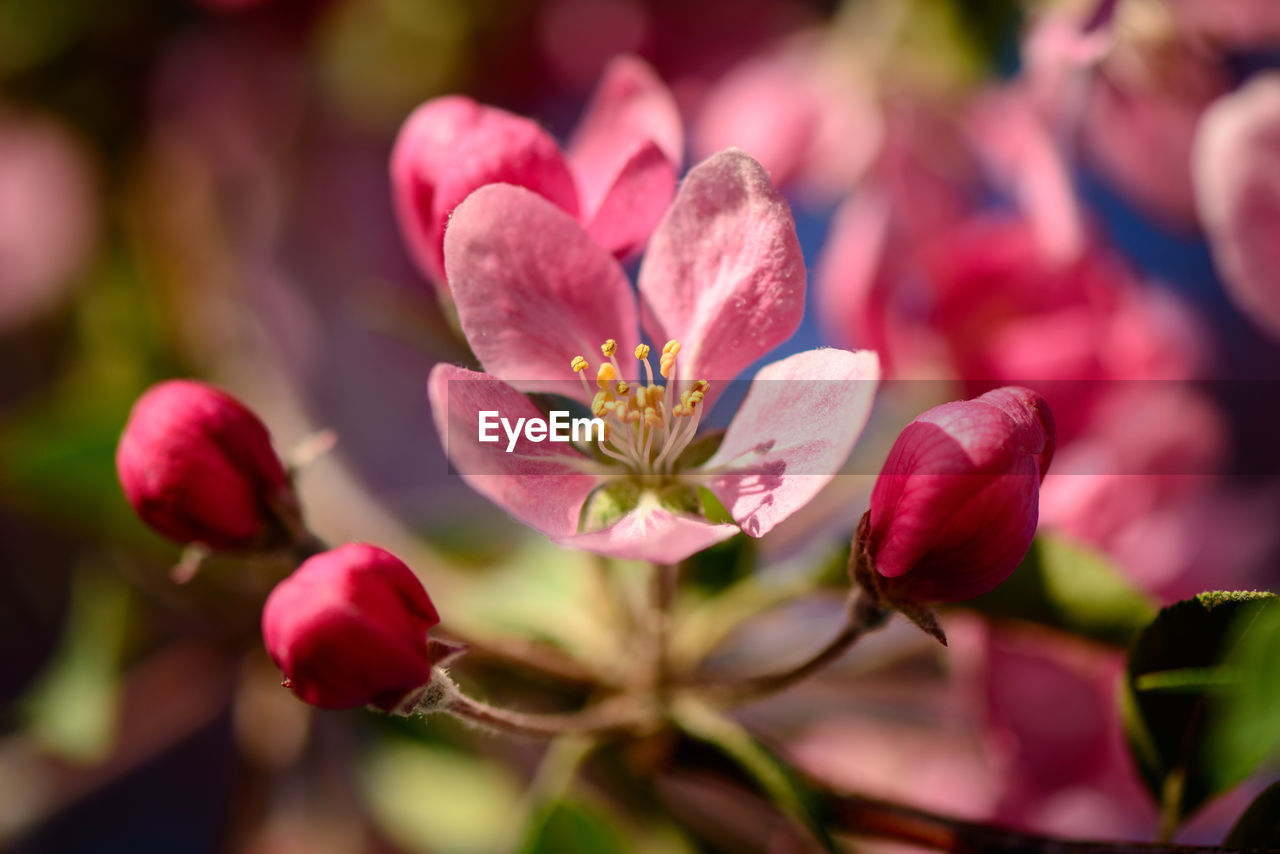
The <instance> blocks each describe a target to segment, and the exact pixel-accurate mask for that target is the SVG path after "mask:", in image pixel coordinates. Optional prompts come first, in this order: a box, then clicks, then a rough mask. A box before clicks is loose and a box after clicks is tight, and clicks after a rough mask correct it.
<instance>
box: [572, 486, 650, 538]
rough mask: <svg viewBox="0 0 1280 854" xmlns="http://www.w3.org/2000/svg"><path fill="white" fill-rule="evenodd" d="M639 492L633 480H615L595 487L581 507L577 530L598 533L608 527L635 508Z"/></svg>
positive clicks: (638, 500) (638, 501) (638, 499)
mask: <svg viewBox="0 0 1280 854" xmlns="http://www.w3.org/2000/svg"><path fill="white" fill-rule="evenodd" d="M640 492H641V490H640V485H639V484H638V483H636V482H635V481H633V480H615V481H612V482H610V483H606V484H604V485H603V486H600V487H597V488H596V489H595V491H594V492H592V493H591V494H590V495H588V496H587V500H586V501H585V502H584V503H583V505H582V512H581V513H580V514H579V515H578V530H579V531H598V530H600V529H601V528H607V527H609V526H610V525H612V524H613V523H614V522H616V521H618V520H619V519H621V518H622V517H623V516H625V515H626V514H627V513H630V512H631V511H632V510H634V509H635V508H636V506H637V505H638V504H639V503H640Z"/></svg>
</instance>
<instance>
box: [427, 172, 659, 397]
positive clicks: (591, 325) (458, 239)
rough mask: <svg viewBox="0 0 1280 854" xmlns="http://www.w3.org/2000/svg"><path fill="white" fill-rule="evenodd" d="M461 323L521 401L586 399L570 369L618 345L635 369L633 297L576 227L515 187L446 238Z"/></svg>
mask: <svg viewBox="0 0 1280 854" xmlns="http://www.w3.org/2000/svg"><path fill="white" fill-rule="evenodd" d="M444 243H445V267H446V269H447V270H448V274H449V281H450V283H451V285H452V287H453V298H454V301H455V302H456V303H457V307H458V320H459V322H460V323H461V324H462V331H463V332H464V333H465V334H466V336H467V341H468V342H469V343H470V344H471V349H472V351H473V352H474V353H475V354H476V357H477V358H478V359H479V360H480V363H481V364H482V365H484V368H485V371H487V372H488V373H490V374H493V375H494V376H496V377H500V378H501V379H503V380H505V381H507V382H508V383H510V384H511V385H513V386H515V387H516V388H518V389H520V390H521V391H526V392H528V391H547V392H554V393H557V394H563V395H566V396H577V397H582V396H583V394H584V392H583V389H582V387H581V385H580V384H579V382H578V378H577V377H576V376H574V373H573V370H572V369H571V368H570V367H569V363H570V362H571V361H572V360H573V358H574V357H575V356H585V357H586V358H587V360H588V361H589V362H591V363H592V364H593V365H594V364H596V363H598V362H599V360H600V358H601V356H600V345H601V344H602V343H604V341H605V340H606V339H609V338H613V339H615V340H616V341H617V342H618V354H619V358H620V359H622V360H623V364H626V363H628V362H631V363H634V358H633V357H632V355H631V354H632V352H633V351H634V350H635V346H636V343H637V340H638V339H637V333H636V308H635V297H634V296H632V291H631V285H630V284H629V283H628V282H627V279H626V276H625V275H623V272H622V268H620V267H619V266H618V263H617V262H616V261H615V260H614V259H613V256H611V255H610V254H609V253H608V252H606V251H605V250H604V249H603V248H602V247H601V246H600V244H598V243H596V241H594V240H592V239H591V236H590V235H588V234H587V232H586V231H584V230H583V228H582V226H580V225H579V224H578V223H577V221H576V220H574V219H573V217H571V216H569V215H568V214H566V213H565V212H564V211H562V210H560V209H559V208H557V207H556V206H555V205H553V204H551V203H550V202H548V201H547V200H546V199H544V198H542V197H541V196H538V195H535V194H534V193H531V192H529V191H528V190H526V189H524V188H522V187H513V186H511V185H510V184H492V185H490V186H488V187H484V188H482V189H480V190H477V191H476V192H475V193H473V194H472V195H471V197H470V198H468V199H467V200H466V201H465V202H463V203H462V204H461V205H459V206H458V209H457V210H456V211H455V212H454V214H453V218H452V219H451V220H450V222H449V230H448V232H447V233H446V234H445V240H444Z"/></svg>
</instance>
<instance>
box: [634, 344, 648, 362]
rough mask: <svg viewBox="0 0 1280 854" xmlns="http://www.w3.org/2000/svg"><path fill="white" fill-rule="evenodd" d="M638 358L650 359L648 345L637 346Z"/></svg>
mask: <svg viewBox="0 0 1280 854" xmlns="http://www.w3.org/2000/svg"><path fill="white" fill-rule="evenodd" d="M636 358H637V359H647V358H649V345H648V344H637V345H636Z"/></svg>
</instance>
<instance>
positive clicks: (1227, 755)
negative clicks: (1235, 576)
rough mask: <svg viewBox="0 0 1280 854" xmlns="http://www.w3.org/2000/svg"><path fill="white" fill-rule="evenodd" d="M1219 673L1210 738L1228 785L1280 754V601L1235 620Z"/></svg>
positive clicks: (1218, 772)
mask: <svg viewBox="0 0 1280 854" xmlns="http://www.w3.org/2000/svg"><path fill="white" fill-rule="evenodd" d="M1220 672H1221V673H1222V674H1223V678H1222V680H1221V683H1220V687H1219V689H1218V693H1219V695H1220V702H1218V703H1217V704H1216V705H1215V707H1214V711H1215V714H1214V715H1213V716H1212V717H1210V718H1209V720H1208V736H1207V740H1208V749H1209V751H1210V752H1211V753H1212V754H1213V755H1214V757H1215V762H1214V765H1213V769H1212V770H1213V771H1214V772H1215V773H1216V775H1217V784H1218V785H1219V786H1221V787H1223V788H1226V787H1229V786H1232V785H1234V784H1235V783H1236V782H1238V781H1239V780H1243V779H1244V778H1245V777H1248V776H1249V775H1250V774H1252V773H1253V771H1254V769H1255V768H1257V767H1258V766H1259V765H1260V764H1261V763H1262V762H1264V761H1266V760H1267V759H1269V758H1271V757H1274V756H1276V755H1277V754H1280V605H1275V606H1273V607H1267V608H1264V609H1263V610H1262V611H1261V612H1260V613H1258V614H1257V616H1256V618H1255V619H1253V620H1252V621H1251V622H1249V623H1248V624H1238V625H1237V634H1236V636H1235V637H1233V638H1232V641H1231V654H1230V655H1229V656H1228V658H1227V661H1226V663H1225V664H1224V665H1223V666H1222V667H1221V668H1220Z"/></svg>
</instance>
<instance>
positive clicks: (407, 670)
mask: <svg viewBox="0 0 1280 854" xmlns="http://www.w3.org/2000/svg"><path fill="white" fill-rule="evenodd" d="M439 622H440V617H439V615H438V614H437V613H436V609H435V606H434V605H432V604H431V598H430V597H429V596H427V592H426V591H425V590H423V589H422V584H421V583H420V582H419V581H418V578H417V576H415V575H414V574H413V571H412V570H410V569H409V567H407V566H405V565H404V563H403V562H402V561H401V560H400V559H399V558H397V557H395V556H394V555H392V554H391V553H389V552H387V551H384V550H383V549H380V548H378V547H376V546H369V545H364V544H361V543H352V544H349V545H345V546H342V547H340V548H337V549H334V550H333V551H328V552H324V553H322V554H318V555H316V556H315V557H312V558H310V559H308V560H307V561H306V562H304V563H303V564H302V566H300V567H298V569H297V570H295V571H294V573H293V574H292V575H290V576H289V577H288V578H286V579H285V580H284V581H282V582H280V583H279V584H278V585H276V588H275V590H273V591H271V595H270V596H268V597H267V603H266V605H265V606H264V607H263V609H262V636H263V639H264V640H265V641H266V645H267V652H269V653H270V654H271V658H272V659H273V660H274V661H275V663H276V664H277V665H278V666H279V667H280V669H281V670H282V671H283V672H284V675H285V684H286V685H287V686H288V687H289V688H290V689H292V690H293V693H295V694H297V695H298V696H299V697H301V698H302V699H303V700H305V701H306V702H308V703H310V704H311V705H313V706H319V707H320V708H322V709H349V708H353V707H355V706H363V705H366V704H368V705H373V706H376V707H377V708H380V709H383V710H384V711H393V710H395V709H396V708H397V707H398V706H400V705H401V704H402V703H403V701H404V700H405V699H406V698H407V697H408V696H409V695H411V694H412V693H413V692H414V691H415V690H416V689H418V688H421V687H423V686H424V685H426V684H427V683H428V682H429V681H430V680H431V669H432V667H433V666H434V664H435V663H436V662H435V659H436V658H437V652H436V651H437V648H438V645H436V644H433V643H432V642H431V641H430V640H428V638H427V632H428V631H429V630H430V629H431V627H432V626H434V625H436V624H437V623H439Z"/></svg>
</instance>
